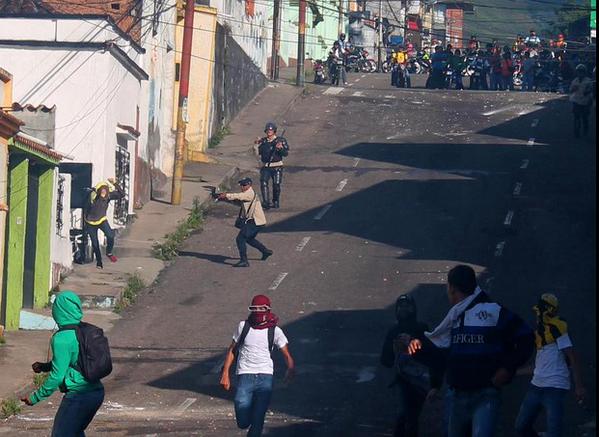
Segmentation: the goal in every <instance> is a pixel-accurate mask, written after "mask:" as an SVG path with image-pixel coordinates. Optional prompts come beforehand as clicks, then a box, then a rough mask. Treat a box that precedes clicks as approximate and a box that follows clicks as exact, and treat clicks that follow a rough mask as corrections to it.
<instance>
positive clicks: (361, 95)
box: [352, 91, 364, 97]
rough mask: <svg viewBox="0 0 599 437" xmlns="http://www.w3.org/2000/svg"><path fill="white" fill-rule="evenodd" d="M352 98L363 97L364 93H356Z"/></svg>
mask: <svg viewBox="0 0 599 437" xmlns="http://www.w3.org/2000/svg"><path fill="white" fill-rule="evenodd" d="M352 96H353V97H364V93H363V92H362V91H356V92H355V93H353V95H352Z"/></svg>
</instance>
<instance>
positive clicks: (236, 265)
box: [233, 259, 250, 267]
mask: <svg viewBox="0 0 599 437" xmlns="http://www.w3.org/2000/svg"><path fill="white" fill-rule="evenodd" d="M249 266H250V263H249V262H247V261H246V260H244V259H242V260H241V261H239V262H238V263H237V264H233V267H249Z"/></svg>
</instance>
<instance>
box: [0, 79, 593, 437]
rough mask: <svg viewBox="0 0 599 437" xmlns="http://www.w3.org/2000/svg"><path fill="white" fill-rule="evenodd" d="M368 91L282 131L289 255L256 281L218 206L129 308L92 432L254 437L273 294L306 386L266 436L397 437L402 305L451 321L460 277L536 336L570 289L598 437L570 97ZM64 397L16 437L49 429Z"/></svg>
mask: <svg viewBox="0 0 599 437" xmlns="http://www.w3.org/2000/svg"><path fill="white" fill-rule="evenodd" d="M350 79H351V81H352V86H351V87H349V88H346V89H343V90H341V91H339V90H337V89H334V88H328V87H319V88H311V89H310V92H309V94H308V95H307V96H306V97H305V98H303V99H302V100H300V101H299V102H298V104H297V105H296V107H295V108H293V109H292V110H291V111H290V113H289V114H288V116H287V119H286V120H278V121H279V123H280V125H281V126H282V128H284V129H286V130H287V134H286V136H287V138H288V140H289V143H290V146H291V150H292V152H291V154H290V156H289V159H288V160H287V170H286V173H285V177H284V188H283V197H282V208H281V209H280V210H278V211H273V212H268V220H269V226H268V229H267V230H266V231H265V232H264V233H263V234H261V235H260V238H259V239H260V240H262V241H263V242H264V243H265V244H266V245H267V246H268V247H270V248H272V249H273V250H274V251H275V255H274V256H273V257H272V258H270V259H269V260H268V261H267V262H261V261H259V260H258V258H259V257H258V254H257V253H252V252H250V263H251V268H249V269H233V268H231V265H232V264H233V263H235V262H236V261H237V259H236V258H237V252H236V248H235V244H234V238H235V229H234V228H233V227H232V223H233V221H234V219H235V216H236V214H237V210H236V208H235V207H233V206H230V205H226V204H216V205H215V206H214V208H213V209H212V210H211V212H210V214H209V217H208V219H207V222H206V224H205V226H204V231H203V232H202V233H201V234H198V235H194V236H192V237H191V238H190V239H189V240H188V242H187V243H186V244H185V247H184V250H183V252H182V253H181V256H180V257H179V258H178V259H177V261H176V262H175V263H174V264H173V265H172V266H171V267H169V268H168V269H167V270H166V271H165V272H164V273H163V274H162V275H161V277H160V280H159V282H158V284H157V285H156V286H154V287H153V288H152V289H151V290H150V291H149V292H148V293H146V294H144V295H143V296H142V297H141V298H140V299H139V300H138V302H137V303H136V305H135V306H134V307H132V308H131V309H129V310H127V311H126V312H125V314H124V318H123V319H122V320H121V321H120V322H119V323H118V324H117V326H116V327H115V328H114V330H113V331H112V332H111V334H110V337H111V338H110V340H111V343H112V345H113V352H114V356H115V366H116V369H115V373H114V375H113V376H111V377H110V378H109V380H108V381H107V384H106V388H107V402H106V404H105V406H104V408H103V409H102V410H101V413H100V414H99V415H98V417H97V418H96V420H95V421H94V422H93V425H92V427H91V428H90V432H89V435H90V436H95V435H110V436H134V435H141V436H153V435H157V436H163V435H168V436H171V435H172V436H175V435H176V436H191V435H202V436H223V437H224V436H227V437H229V436H241V435H244V434H243V433H242V432H240V431H238V430H236V428H235V423H234V417H233V407H232V394H230V393H225V392H223V391H222V390H221V389H220V388H219V386H218V379H219V375H218V372H219V369H220V363H221V362H222V361H221V360H222V358H223V356H224V351H225V348H226V347H227V346H228V344H229V343H230V341H231V335H232V333H233V330H234V328H235V326H236V325H237V323H238V322H239V320H242V319H244V318H245V317H246V308H247V305H248V303H249V301H250V299H251V297H252V296H253V295H254V294H257V293H267V294H268V295H270V296H271V298H272V301H273V307H274V308H273V310H274V312H276V313H277V314H278V315H279V317H280V320H281V324H282V327H283V329H284V330H285V332H286V334H287V335H288V337H289V339H290V348H291V351H292V353H293V355H294V356H295V358H296V361H297V377H296V379H295V380H294V381H293V382H292V383H291V384H290V385H289V386H285V385H284V384H283V382H282V376H283V370H284V366H283V363H282V361H281V360H278V362H277V370H278V378H277V383H276V390H275V393H274V397H273V401H272V404H271V411H270V412H269V414H268V417H267V425H266V429H267V432H266V433H265V434H266V435H267V436H285V437H290V436H323V437H324V436H327V437H330V436H356V437H361V436H364V437H366V436H388V435H391V424H392V420H393V410H394V406H393V401H392V396H391V392H390V390H388V389H387V388H386V386H387V384H388V382H389V378H388V376H387V375H385V374H384V372H382V371H381V369H379V368H378V355H379V352H380V348H381V345H382V341H383V338H384V335H385V332H386V330H387V329H388V328H389V327H390V326H391V325H392V324H393V322H394V318H393V314H392V310H391V307H392V305H393V303H394V301H395V299H396V298H397V296H398V295H400V294H402V293H408V292H410V293H413V295H414V296H415V298H416V301H417V303H418V306H419V310H420V315H421V318H422V319H423V320H424V321H426V322H427V323H429V324H430V325H434V324H435V323H437V322H439V321H440V320H441V318H442V317H443V316H444V312H445V311H446V310H447V308H448V304H447V300H446V296H445V278H446V272H447V271H448V270H449V268H451V267H452V266H453V265H455V264H457V263H468V264H470V265H472V266H473V267H474V268H475V269H476V271H477V272H478V273H479V275H480V281H481V284H482V285H483V287H484V288H487V289H489V290H490V291H491V293H492V294H493V296H495V297H496V299H498V300H499V301H501V302H502V303H504V304H505V305H507V306H508V307H509V308H511V309H512V310H514V311H516V312H518V313H519V314H520V315H522V316H523V317H524V318H526V319H527V320H528V321H530V322H531V323H532V321H533V313H532V310H531V307H532V306H533V305H534V303H535V302H536V299H537V297H538V295H539V294H540V293H542V292H554V293H555V294H557V295H558V297H559V298H560V299H561V303H562V307H561V313H562V315H563V316H564V317H565V318H566V319H567V320H569V321H570V331H571V335H572V337H573V340H574V342H575V345H576V347H577V348H578V349H579V352H580V354H581V356H582V362H583V364H584V374H585V381H586V383H587V388H588V391H589V394H590V398H591V399H590V401H589V403H588V405H587V409H582V408H580V407H578V406H576V405H575V402H574V400H573V397H572V396H571V397H570V398H569V399H568V408H567V431H566V433H565V435H566V436H582V435H587V436H591V435H594V434H595V431H594V427H587V428H585V427H584V426H583V427H581V425H585V424H586V425H589V426H590V423H594V420H595V416H594V413H592V411H594V407H595V395H596V379H595V366H596V353H595V344H596V312H595V283H596V277H595V262H596V259H595V258H596V253H595V239H596V234H595V222H596V211H595V205H596V204H595V191H596V188H595V174H596V167H595V146H594V142H593V141H590V140H576V141H575V140H574V139H573V138H572V135H571V133H570V130H569V125H570V124H569V123H570V114H569V108H568V103H567V100H566V99H564V98H563V97H560V96H556V95H544V94H520V93H483V92H468V91H464V92H454V91H427V90H412V91H409V90H397V89H391V88H390V87H389V85H388V83H387V82H388V78H387V77H385V76H377V75H371V76H364V77H362V76H361V75H352V76H350ZM258 109H259V108H258ZM260 130H261V126H256V132H255V134H256V135H257V134H259V133H260ZM248 141H250V138H248ZM250 250H251V249H250ZM529 378H530V377H529V376H525V375H524V376H519V377H517V378H516V380H515V381H514V382H513V383H512V385H511V386H510V387H508V388H507V389H506V390H505V394H504V407H503V412H502V423H501V430H500V435H501V436H511V435H512V424H513V421H514V419H515V415H516V412H517V408H518V405H519V403H520V401H521V399H522V394H523V392H524V390H525V389H526V386H527V383H528V380H529ZM58 402H59V398H58V397H56V398H53V405H50V406H48V405H45V406H39V407H37V408H36V409H33V410H28V412H27V413H26V414H25V415H23V416H21V417H20V418H18V419H13V420H11V421H9V422H8V423H7V424H6V427H4V430H5V432H7V433H8V434H10V435H44V433H47V429H49V427H50V426H51V422H50V420H51V417H52V415H53V413H54V408H55V407H56V405H57V403H58ZM441 414H442V402H440V401H438V402H433V403H431V404H430V405H427V407H426V410H425V414H424V415H423V417H422V421H421V422H422V429H423V435H425V436H437V435H441V434H440V418H441ZM0 434H2V432H0Z"/></svg>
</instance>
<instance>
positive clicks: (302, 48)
mask: <svg viewBox="0 0 599 437" xmlns="http://www.w3.org/2000/svg"><path fill="white" fill-rule="evenodd" d="M298 29H299V30H298V35H297V78H296V84H297V86H301V87H303V86H304V84H305V82H306V77H305V65H304V60H305V58H306V0H300V2H299V28H298Z"/></svg>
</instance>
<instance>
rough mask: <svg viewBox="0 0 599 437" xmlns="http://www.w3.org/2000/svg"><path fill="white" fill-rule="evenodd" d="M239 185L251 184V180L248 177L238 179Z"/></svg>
mask: <svg viewBox="0 0 599 437" xmlns="http://www.w3.org/2000/svg"><path fill="white" fill-rule="evenodd" d="M239 185H252V180H251V179H250V178H243V179H241V180H240V181H239Z"/></svg>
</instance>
